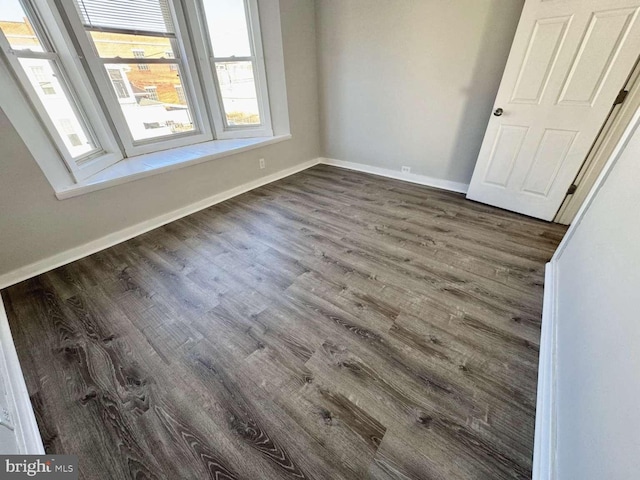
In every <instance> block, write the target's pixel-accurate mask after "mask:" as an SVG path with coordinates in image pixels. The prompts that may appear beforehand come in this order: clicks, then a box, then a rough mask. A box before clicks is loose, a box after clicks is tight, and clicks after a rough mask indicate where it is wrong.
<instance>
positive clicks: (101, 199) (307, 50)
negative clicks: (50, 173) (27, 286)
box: [0, 0, 321, 275]
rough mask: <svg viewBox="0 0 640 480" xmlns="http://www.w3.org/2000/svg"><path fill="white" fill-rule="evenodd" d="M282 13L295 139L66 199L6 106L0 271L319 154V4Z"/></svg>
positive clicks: (1, 140) (296, 1) (285, 0)
mask: <svg viewBox="0 0 640 480" xmlns="http://www.w3.org/2000/svg"><path fill="white" fill-rule="evenodd" d="M280 10H281V21H282V34H283V46H284V59H285V72H286V81H287V94H288V102H289V115H290V121H291V133H292V135H293V139H292V140H288V141H285V142H282V143H278V144H275V145H270V146H267V147H264V148H262V149H258V150H253V151H250V152H247V153H243V154H238V155H234V156H231V157H226V158H223V159H219V160H214V161H211V162H206V163H202V164H199V165H195V166H191V167H187V168H183V169H180V170H176V171H173V172H169V173H164V174H161V175H156V176H153V177H148V178H145V179H142V180H138V181H135V182H131V183H127V184H124V185H119V186H116V187H112V188H108V189H105V190H101V191H98V192H94V193H91V194H87V195H82V196H80V197H76V198H71V199H68V200H63V201H59V200H57V199H56V198H55V196H54V192H53V189H52V188H51V186H50V185H49V183H48V182H47V180H46V179H45V177H44V175H43V173H42V171H41V170H40V169H39V167H38V165H37V164H36V162H35V160H34V159H33V157H32V156H31V154H30V153H29V151H28V150H27V148H26V146H25V144H24V143H23V141H22V140H21V138H20V137H19V136H18V134H17V133H16V131H15V130H14V128H13V126H12V125H11V124H10V122H9V121H8V120H7V118H6V116H5V115H4V113H3V112H2V111H0V156H1V157H0V163H1V165H2V169H1V171H0V246H1V247H0V275H2V274H5V273H8V272H11V271H13V270H15V269H17V268H19V267H24V266H26V265H29V264H31V263H33V262H36V261H39V260H42V259H45V258H48V257H50V256H52V255H54V254H58V253H61V252H63V251H65V250H68V249H71V248H73V247H78V246H80V245H83V244H85V243H87V242H90V241H92V240H96V239H99V238H101V237H104V236H106V235H108V234H109V233H112V232H116V231H118V230H121V229H123V228H126V227H129V226H132V225H135V224H138V223H140V222H143V221H145V220H149V219H152V218H154V217H157V216H160V215H162V214H165V213H168V212H171V211H173V210H176V209H178V208H180V207H183V206H187V205H189V204H192V203H195V202H197V201H199V200H202V199H205V198H207V197H209V196H212V195H215V194H217V193H220V192H223V191H226V190H228V189H231V188H233V187H235V186H238V185H241V184H243V183H246V182H249V181H251V180H255V179H257V178H259V177H261V176H266V175H269V174H272V173H274V172H277V171H280V170H284V169H286V168H289V167H292V166H294V165H296V164H300V163H303V162H304V161H307V160H310V159H313V158H317V157H319V156H320V154H321V151H320V150H321V149H320V137H319V133H318V132H319V125H318V116H319V114H318V98H317V92H318V88H317V81H316V78H317V72H316V67H317V61H316V34H315V11H314V4H313V1H312V0H280ZM259 158H265V159H266V163H267V168H266V169H265V170H259V169H258V159H259Z"/></svg>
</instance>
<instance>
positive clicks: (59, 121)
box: [20, 58, 95, 158]
mask: <svg viewBox="0 0 640 480" xmlns="http://www.w3.org/2000/svg"><path fill="white" fill-rule="evenodd" d="M20 64H21V65H22V68H23V69H24V71H25V73H26V74H27V77H28V78H29V82H30V83H31V85H33V88H34V89H35V91H36V93H37V94H38V98H40V101H41V102H42V105H43V106H44V108H45V110H46V111H47V114H48V115H49V118H50V119H51V121H52V122H53V125H54V126H55V128H56V130H57V131H58V133H59V134H60V137H62V140H63V142H64V144H65V146H66V147H67V149H68V150H69V153H70V154H71V156H72V157H73V158H77V157H80V156H82V155H84V154H86V153H89V152H91V151H92V150H95V145H94V143H93V142H92V141H91V138H90V136H89V135H87V133H86V132H85V130H84V128H83V126H82V122H81V120H80V118H79V117H78V114H77V113H76V110H75V108H74V107H73V105H72V103H71V102H70V101H69V97H68V96H67V93H66V92H65V90H64V89H63V88H62V85H61V84H60V82H59V81H58V73H57V69H56V67H55V63H54V62H53V61H51V60H44V59H40V58H21V59H20Z"/></svg>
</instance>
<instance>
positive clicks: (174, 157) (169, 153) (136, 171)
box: [56, 134, 291, 200]
mask: <svg viewBox="0 0 640 480" xmlns="http://www.w3.org/2000/svg"><path fill="white" fill-rule="evenodd" d="M290 138H291V135H290V134H287V135H277V136H275V137H257V138H238V139H232V140H214V141H211V142H205V143H198V144H195V145H188V146H186V147H180V148H174V149H171V150H164V151H162V152H155V153H148V154H146V155H139V156H137V157H131V158H125V159H124V160H121V161H120V162H118V163H116V164H115V165H112V166H110V167H108V168H106V169H104V170H102V171H101V172H98V173H96V174H95V175H92V176H91V177H89V178H87V179H85V180H83V181H82V182H79V183H77V184H75V185H71V186H69V187H65V188H63V189H60V190H57V191H56V197H57V198H58V200H64V199H66V198H71V197H77V196H78V195H83V194H85V193H89V192H94V191H96V190H102V189H103V188H108V187H112V186H114V185H120V184H122V183H126V182H131V181H133V180H138V179H140V178H144V177H149V176H151V175H157V174H159V173H164V172H169V171H171V170H177V169H178V168H183V167H188V166H190V165H196V164H198V163H202V162H208V161H210V160H215V159H216V158H223V157H228V156H230V155H235V154H237V153H241V152H246V151H248V150H253V149H255V148H260V147H264V146H266V145H271V144H273V143H278V142H282V141H284V140H289V139H290Z"/></svg>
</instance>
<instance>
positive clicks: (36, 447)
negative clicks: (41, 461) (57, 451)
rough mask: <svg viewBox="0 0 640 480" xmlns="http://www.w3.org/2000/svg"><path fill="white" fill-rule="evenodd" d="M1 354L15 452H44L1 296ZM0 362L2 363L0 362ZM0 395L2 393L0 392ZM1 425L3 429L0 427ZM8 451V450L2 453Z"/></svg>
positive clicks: (1, 373)
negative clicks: (16, 448)
mask: <svg viewBox="0 0 640 480" xmlns="http://www.w3.org/2000/svg"><path fill="white" fill-rule="evenodd" d="M0 355H2V359H0V360H4V366H5V368H6V369H5V371H2V369H0V375H2V376H3V377H4V378H2V379H0V381H3V380H4V382H3V383H4V384H5V388H6V391H7V401H8V402H9V405H8V408H9V411H10V412H9V413H10V415H11V420H12V423H13V428H14V430H13V432H14V436H15V441H16V444H17V446H18V452H13V453H20V454H24V455H44V453H45V451H44V446H43V445H42V439H41V438H40V431H39V430H38V423H37V422H36V416H35V413H34V412H33V407H32V406H31V400H30V398H29V392H28V391H27V385H26V384H25V382H24V377H23V376H22V370H21V369H20V363H19V362H18V354H17V353H16V347H15V345H14V344H13V337H12V336H11V330H10V329H9V320H8V319H7V314H6V312H5V310H4V304H3V303H2V298H0ZM0 363H1V362H0ZM0 394H1V392H0ZM0 428H6V427H4V426H0ZM3 453H7V452H3Z"/></svg>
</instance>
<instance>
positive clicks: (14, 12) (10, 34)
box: [0, 0, 44, 52]
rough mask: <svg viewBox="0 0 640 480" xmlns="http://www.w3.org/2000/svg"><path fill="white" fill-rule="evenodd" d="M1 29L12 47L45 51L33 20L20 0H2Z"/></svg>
mask: <svg viewBox="0 0 640 480" xmlns="http://www.w3.org/2000/svg"><path fill="white" fill-rule="evenodd" d="M0 29H2V33H4V36H5V37H7V40H8V41H9V44H10V45H11V48H14V49H16V50H33V51H34V52H43V51H44V49H43V48H42V44H41V43H40V40H38V36H37V34H36V32H35V31H34V30H33V27H32V26H31V22H30V21H29V19H28V18H27V15H26V13H25V11H24V9H23V8H22V5H20V2H19V1H18V0H2V8H1V9H0Z"/></svg>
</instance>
